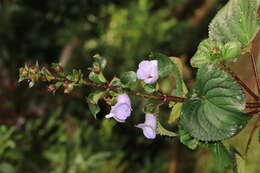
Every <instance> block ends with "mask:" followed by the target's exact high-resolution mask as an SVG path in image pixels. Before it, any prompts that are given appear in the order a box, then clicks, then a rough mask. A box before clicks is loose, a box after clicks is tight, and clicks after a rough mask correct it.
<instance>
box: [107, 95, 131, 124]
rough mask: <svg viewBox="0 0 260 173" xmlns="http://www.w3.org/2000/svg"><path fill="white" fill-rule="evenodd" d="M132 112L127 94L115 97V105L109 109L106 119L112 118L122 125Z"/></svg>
mask: <svg viewBox="0 0 260 173" xmlns="http://www.w3.org/2000/svg"><path fill="white" fill-rule="evenodd" d="M131 111H132V108H131V101H130V98H129V96H128V95H127V94H120V95H118V96H117V103H116V104H115V105H114V106H112V107H111V111H110V113H109V114H107V115H106V116H105V117H106V118H111V117H113V118H114V119H115V120H116V121H118V122H120V123H123V122H125V120H126V119H127V118H128V117H129V116H130V114H131Z"/></svg>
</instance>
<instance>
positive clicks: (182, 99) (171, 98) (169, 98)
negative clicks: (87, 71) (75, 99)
mask: <svg viewBox="0 0 260 173" xmlns="http://www.w3.org/2000/svg"><path fill="white" fill-rule="evenodd" d="M84 85H86V86H91V87H94V88H100V89H104V90H109V91H115V90H116V89H117V87H113V86H110V85H108V84H97V83H95V82H92V81H89V80H84ZM131 94H133V95H135V96H139V97H143V98H147V99H154V100H164V101H173V102H185V101H186V100H187V98H185V97H176V96H168V95H152V94H144V93H140V92H131Z"/></svg>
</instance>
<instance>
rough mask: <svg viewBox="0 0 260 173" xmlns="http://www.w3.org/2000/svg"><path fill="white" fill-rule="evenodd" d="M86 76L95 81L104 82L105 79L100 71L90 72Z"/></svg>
mask: <svg viewBox="0 0 260 173" xmlns="http://www.w3.org/2000/svg"><path fill="white" fill-rule="evenodd" d="M88 77H89V79H90V80H91V81H93V82H96V83H105V82H106V81H107V80H106V78H105V77H104V75H103V73H101V72H100V73H95V72H90V73H89V76H88Z"/></svg>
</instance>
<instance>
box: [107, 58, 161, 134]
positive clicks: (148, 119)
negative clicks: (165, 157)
mask: <svg viewBox="0 0 260 173" xmlns="http://www.w3.org/2000/svg"><path fill="white" fill-rule="evenodd" d="M137 78H138V79H140V80H143V81H144V82H145V83H147V84H152V83H154V82H156V81H157V79H158V78H159V74H158V61H157V60H152V61H142V62H141V63H140V64H139V68H138V70H137ZM116 101H117V102H116V104H115V105H114V106H112V107H111V111H110V113H109V114H107V115H106V116H105V117H106V118H112V117H113V118H114V119H115V120H116V121H118V122H120V123H123V122H125V121H126V119H127V118H128V117H129V116H130V115H131V111H132V107H131V100H130V98H129V96H128V95H127V94H119V95H118V96H117V98H116ZM135 127H137V128H140V129H142V130H143V134H144V136H145V137H146V138H148V139H154V138H155V137H156V117H155V115H153V114H151V113H148V114H146V115H145V122H144V123H141V124H138V125H136V126H135Z"/></svg>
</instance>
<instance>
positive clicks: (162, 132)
mask: <svg viewBox="0 0 260 173" xmlns="http://www.w3.org/2000/svg"><path fill="white" fill-rule="evenodd" d="M156 132H157V134H159V135H162V136H170V137H175V136H178V134H176V133H174V132H172V131H169V130H167V129H165V128H164V127H163V126H162V125H161V123H160V122H159V121H157V129H156Z"/></svg>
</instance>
